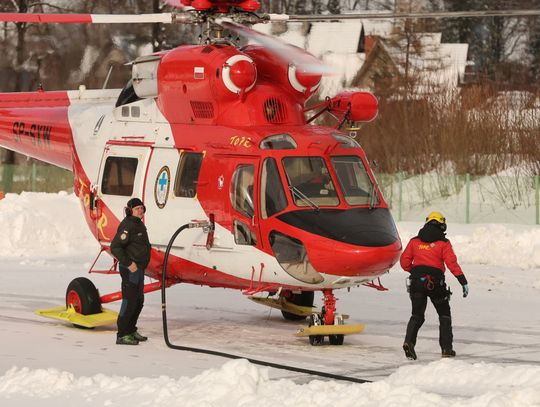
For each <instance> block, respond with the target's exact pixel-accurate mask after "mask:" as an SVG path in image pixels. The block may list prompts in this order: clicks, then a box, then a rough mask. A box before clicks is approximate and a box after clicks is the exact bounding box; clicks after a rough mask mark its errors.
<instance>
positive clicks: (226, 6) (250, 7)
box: [182, 0, 261, 13]
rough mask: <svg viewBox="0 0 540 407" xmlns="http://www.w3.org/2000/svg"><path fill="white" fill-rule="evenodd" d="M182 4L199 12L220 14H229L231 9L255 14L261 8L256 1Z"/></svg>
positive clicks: (192, 0)
mask: <svg viewBox="0 0 540 407" xmlns="http://www.w3.org/2000/svg"><path fill="white" fill-rule="evenodd" d="M182 4H183V5H184V6H189V7H193V8H194V9H195V10H198V11H208V10H214V11H216V12H218V13H228V12H229V11H230V9H231V8H237V9H240V10H243V11H247V12H255V11H257V10H258V9H259V8H260V7H261V4H260V3H259V2H258V1H256V0H236V1H234V0H233V1H230V0H229V1H226V0H225V1H224V0H214V1H212V0H182Z"/></svg>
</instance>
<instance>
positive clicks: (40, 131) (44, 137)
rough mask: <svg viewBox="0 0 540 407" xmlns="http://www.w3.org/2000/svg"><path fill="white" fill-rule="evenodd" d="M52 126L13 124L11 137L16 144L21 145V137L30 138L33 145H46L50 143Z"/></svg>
mask: <svg viewBox="0 0 540 407" xmlns="http://www.w3.org/2000/svg"><path fill="white" fill-rule="evenodd" d="M51 132H52V126H44V125H41V124H36V123H25V122H14V123H13V135H14V136H15V141H16V142H17V143H22V141H23V140H22V138H23V136H26V137H28V138H30V140H31V142H32V144H33V145H36V144H38V145H39V144H42V143H43V144H46V145H49V144H50V141H51Z"/></svg>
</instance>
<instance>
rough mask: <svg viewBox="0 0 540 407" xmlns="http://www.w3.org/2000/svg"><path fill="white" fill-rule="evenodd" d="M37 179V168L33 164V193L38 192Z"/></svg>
mask: <svg viewBox="0 0 540 407" xmlns="http://www.w3.org/2000/svg"><path fill="white" fill-rule="evenodd" d="M36 178H37V168H36V163H35V162H33V163H32V184H31V185H32V187H31V188H32V192H36Z"/></svg>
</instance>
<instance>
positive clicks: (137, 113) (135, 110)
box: [131, 106, 141, 117]
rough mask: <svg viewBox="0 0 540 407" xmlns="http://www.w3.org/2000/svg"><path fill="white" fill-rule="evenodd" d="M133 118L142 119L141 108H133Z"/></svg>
mask: <svg viewBox="0 0 540 407" xmlns="http://www.w3.org/2000/svg"><path fill="white" fill-rule="evenodd" d="M131 117H141V107H140V106H131Z"/></svg>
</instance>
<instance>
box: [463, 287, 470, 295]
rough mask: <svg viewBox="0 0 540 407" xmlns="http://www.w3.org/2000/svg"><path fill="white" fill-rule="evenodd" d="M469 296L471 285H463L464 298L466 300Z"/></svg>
mask: <svg viewBox="0 0 540 407" xmlns="http://www.w3.org/2000/svg"><path fill="white" fill-rule="evenodd" d="M467 295H469V284H464V285H463V298H465V297H466V296H467Z"/></svg>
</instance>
